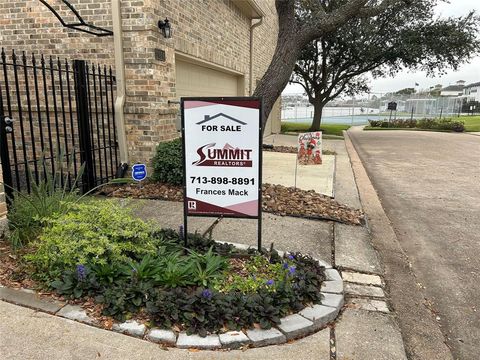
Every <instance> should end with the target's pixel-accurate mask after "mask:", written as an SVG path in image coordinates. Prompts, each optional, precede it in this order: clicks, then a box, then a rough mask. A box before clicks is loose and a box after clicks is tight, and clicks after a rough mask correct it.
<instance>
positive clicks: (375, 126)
mask: <svg viewBox="0 0 480 360" xmlns="http://www.w3.org/2000/svg"><path fill="white" fill-rule="evenodd" d="M368 122H369V124H370V125H369V126H367V127H365V129H366V130H385V129H398V130H400V129H401V130H427V131H454V132H464V131H465V123H464V122H463V121H459V120H454V119H420V120H417V119H392V120H390V121H388V120H368Z"/></svg>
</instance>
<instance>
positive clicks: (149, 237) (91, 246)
mask: <svg viewBox="0 0 480 360" xmlns="http://www.w3.org/2000/svg"><path fill="white" fill-rule="evenodd" d="M154 231H155V228H154V227H153V225H152V224H150V223H146V222H143V221H141V220H139V219H136V218H134V217H132V215H131V212H130V211H129V210H128V209H126V208H123V207H121V206H119V205H116V204H115V203H114V202H112V201H101V202H100V201H94V202H93V201H92V202H89V203H82V204H74V205H72V207H71V211H70V212H68V213H67V214H64V215H62V216H59V217H57V218H54V219H50V220H49V221H48V226H47V227H46V228H45V229H44V231H43V234H42V235H41V236H40V237H39V239H38V241H36V243H35V244H34V245H35V247H36V251H35V252H34V253H32V254H29V255H27V256H26V259H27V260H29V261H30V262H31V263H32V264H33V265H34V266H35V268H36V271H37V273H38V272H44V273H45V274H48V276H49V277H50V278H51V277H55V276H56V275H59V274H60V273H61V272H62V271H64V270H71V269H73V268H75V266H76V265H78V264H82V265H98V264H100V265H106V264H114V263H121V262H127V261H128V260H131V259H141V258H142V257H143V256H145V255H148V254H156V253H157V251H158V249H159V247H161V246H162V245H165V244H164V243H163V242H162V239H161V238H159V237H154V236H153V233H154Z"/></svg>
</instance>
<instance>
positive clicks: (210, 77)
mask: <svg viewBox="0 0 480 360" xmlns="http://www.w3.org/2000/svg"><path fill="white" fill-rule="evenodd" d="M175 63H176V78H177V84H176V90H177V97H179V98H180V97H182V96H237V95H238V76H235V75H232V74H228V73H224V72H222V71H218V70H214V69H210V68H208V67H205V66H200V65H197V64H192V63H190V62H186V61H182V60H178V59H177V60H176V62H175Z"/></svg>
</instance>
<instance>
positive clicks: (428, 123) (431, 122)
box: [417, 119, 437, 129]
mask: <svg viewBox="0 0 480 360" xmlns="http://www.w3.org/2000/svg"><path fill="white" fill-rule="evenodd" d="M436 125H437V124H436V120H435V119H421V120H418V121H417V128H420V129H435V127H436Z"/></svg>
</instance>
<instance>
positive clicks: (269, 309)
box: [18, 200, 325, 336]
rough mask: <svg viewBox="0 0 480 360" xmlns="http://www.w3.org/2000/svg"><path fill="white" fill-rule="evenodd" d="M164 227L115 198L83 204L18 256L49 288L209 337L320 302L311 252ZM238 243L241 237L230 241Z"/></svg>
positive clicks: (47, 226)
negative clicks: (260, 247) (281, 251)
mask: <svg viewBox="0 0 480 360" xmlns="http://www.w3.org/2000/svg"><path fill="white" fill-rule="evenodd" d="M184 236H185V235H184V234H183V230H182V229H181V228H180V230H178V231H174V230H172V229H160V228H158V227H156V226H155V225H153V224H151V223H148V222H144V221H142V220H140V219H137V218H135V217H134V216H132V214H131V212H130V210H129V209H127V208H124V207H122V206H121V204H119V203H118V202H115V201H109V200H103V201H93V200H92V201H83V202H81V203H75V204H72V205H71V206H70V207H69V210H68V211H67V212H65V213H63V214H59V215H55V216H52V217H50V218H47V219H45V221H44V222H43V223H42V230H41V233H40V234H39V236H38V237H37V238H36V239H35V240H33V241H31V242H29V243H26V244H25V246H24V247H23V249H22V250H21V251H20V252H19V253H18V256H19V259H21V260H19V262H21V263H22V264H23V271H24V273H27V274H28V276H29V277H31V278H32V279H33V280H35V281H36V283H37V284H38V286H39V288H41V289H42V291H54V292H56V293H57V294H58V295H60V296H63V297H64V298H67V299H72V301H76V302H77V303H91V302H92V301H93V302H94V303H96V304H97V305H98V306H100V307H101V309H102V314H103V315H104V316H109V317H113V318H115V319H117V320H119V321H123V320H125V319H127V318H140V319H143V320H144V321H145V322H147V323H148V324H150V325H156V326H158V327H163V328H165V327H174V328H175V329H178V330H185V331H187V332H188V333H197V334H200V335H202V336H205V335H207V334H208V333H209V332H218V331H225V330H227V329H232V330H233V329H241V328H251V327H253V326H260V327H262V328H270V327H271V326H272V325H275V324H278V323H279V322H280V318H281V317H283V316H285V315H287V314H290V313H292V312H295V311H299V310H300V309H302V308H303V307H305V306H306V305H307V304H311V303H320V302H321V296H320V287H321V283H322V281H324V279H325V277H324V268H323V267H321V266H319V264H318V262H317V261H315V260H314V259H312V258H310V257H309V256H304V255H301V254H289V255H286V256H285V257H280V256H279V255H278V253H277V252H276V251H275V250H273V249H270V250H264V252H263V253H259V252H258V251H256V250H254V249H249V250H239V249H236V248H235V247H233V246H232V245H228V244H220V243H216V242H215V241H213V240H212V239H210V238H205V237H202V236H200V235H198V234H189V235H188V246H187V247H186V248H185V247H184V246H183V245H184ZM232 240H234V239H232Z"/></svg>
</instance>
